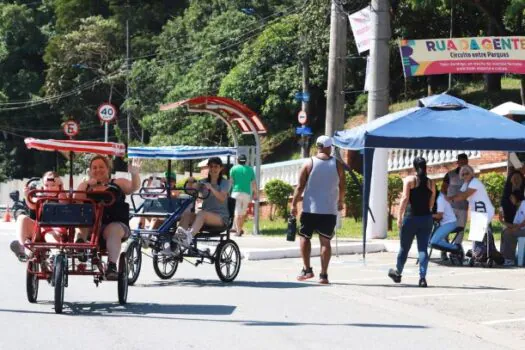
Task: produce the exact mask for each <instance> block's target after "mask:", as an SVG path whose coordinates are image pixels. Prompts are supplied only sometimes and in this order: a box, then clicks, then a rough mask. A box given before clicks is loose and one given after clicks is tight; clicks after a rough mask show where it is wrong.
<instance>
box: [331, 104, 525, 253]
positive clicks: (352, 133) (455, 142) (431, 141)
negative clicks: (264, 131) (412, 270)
mask: <svg viewBox="0 0 525 350" xmlns="http://www.w3.org/2000/svg"><path fill="white" fill-rule="evenodd" d="M334 144H335V145H336V146H338V147H340V148H344V149H354V150H359V149H364V176H363V179H364V184H363V246H364V247H363V255H364V252H365V249H364V248H365V245H366V228H367V224H368V217H367V212H368V210H369V209H368V203H369V198H370V180H371V177H372V163H373V159H374V149H375V148H404V149H438V150H441V149H443V150H451V149H457V150H480V151H517V152H524V151H525V125H521V124H519V123H517V122H514V121H512V120H510V119H508V118H505V117H503V116H501V115H498V114H495V113H492V112H490V111H487V110H485V109H483V108H480V107H477V106H474V105H471V104H468V103H466V102H465V101H463V100H461V99H459V98H456V97H453V96H450V95H447V94H441V95H434V96H430V97H427V98H424V99H421V100H420V101H419V106H418V107H414V108H410V109H407V110H404V111H400V112H395V113H392V114H389V115H386V116H384V117H381V118H379V119H376V120H374V121H372V122H370V123H368V124H365V125H361V126H359V127H357V128H353V129H350V130H344V131H338V132H336V133H335V136H334Z"/></svg>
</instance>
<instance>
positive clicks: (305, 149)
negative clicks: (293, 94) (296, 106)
mask: <svg viewBox="0 0 525 350" xmlns="http://www.w3.org/2000/svg"><path fill="white" fill-rule="evenodd" d="M302 62H303V99H302V102H301V109H302V110H303V111H304V112H305V113H306V115H307V116H309V117H310V118H311V116H310V108H309V101H310V98H304V96H307V95H309V94H310V91H309V90H310V89H309V85H310V62H309V60H308V58H306V57H305V58H304V59H303V61H302ZM310 138H311V137H310V136H308V135H304V136H302V137H301V139H302V140H301V141H302V143H301V156H302V157H303V158H308V157H309V156H310V152H309V149H310Z"/></svg>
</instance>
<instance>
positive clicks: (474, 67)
mask: <svg viewBox="0 0 525 350" xmlns="http://www.w3.org/2000/svg"><path fill="white" fill-rule="evenodd" d="M399 49H400V51H401V61H402V62H403V72H404V74H405V77H412V76H417V75H432V74H448V73H453V74H472V73H474V74H476V73H516V74H525V37H523V36H508V37H505V36H501V37H479V38H450V39H425V40H400V42H399Z"/></svg>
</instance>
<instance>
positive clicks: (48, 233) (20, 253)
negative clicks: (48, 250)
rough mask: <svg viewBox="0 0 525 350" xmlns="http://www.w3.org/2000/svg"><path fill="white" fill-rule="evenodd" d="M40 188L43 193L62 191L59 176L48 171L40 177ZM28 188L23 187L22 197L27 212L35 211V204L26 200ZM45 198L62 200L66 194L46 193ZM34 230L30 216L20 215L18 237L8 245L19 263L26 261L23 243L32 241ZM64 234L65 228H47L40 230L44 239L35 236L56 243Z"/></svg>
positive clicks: (40, 238) (17, 224)
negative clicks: (27, 209) (23, 197)
mask: <svg viewBox="0 0 525 350" xmlns="http://www.w3.org/2000/svg"><path fill="white" fill-rule="evenodd" d="M41 183H42V186H41V188H40V189H41V190H43V191H62V190H63V182H62V179H61V178H60V176H59V175H58V174H57V173H56V172H54V171H48V172H46V173H45V174H44V175H43V176H42V180H41ZM30 190H31V189H30V188H28V187H27V186H26V187H24V196H25V200H26V203H27V206H28V207H29V210H31V211H33V212H34V211H35V209H36V204H34V203H33V202H32V201H31V200H30V198H28V194H29V192H30ZM45 195H46V197H55V196H56V197H57V198H60V199H63V198H64V197H65V196H66V194H65V193H60V194H57V193H46V194H45ZM34 228H35V220H33V219H31V217H30V216H27V215H20V216H19V217H18V218H17V220H16V235H17V237H18V239H17V240H14V241H12V242H11V244H10V248H11V251H12V252H13V253H14V254H15V255H16V257H17V258H18V260H20V261H26V260H27V255H26V251H25V249H24V243H29V242H31V241H32V239H33V232H34ZM65 232H66V230H65V228H63V227H47V228H45V229H44V230H42V232H41V233H42V234H43V235H44V237H40V236H39V235H37V237H36V239H37V240H42V239H44V240H45V241H46V242H56V241H58V240H59V238H60V236H61V235H62V234H64V233H65Z"/></svg>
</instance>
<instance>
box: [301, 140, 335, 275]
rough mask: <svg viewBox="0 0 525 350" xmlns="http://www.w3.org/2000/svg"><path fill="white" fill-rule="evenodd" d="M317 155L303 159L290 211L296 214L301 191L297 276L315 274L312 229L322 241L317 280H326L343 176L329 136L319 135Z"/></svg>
mask: <svg viewBox="0 0 525 350" xmlns="http://www.w3.org/2000/svg"><path fill="white" fill-rule="evenodd" d="M316 145H317V155H316V156H315V157H312V158H310V159H308V160H307V161H306V163H305V164H304V165H303V167H302V169H301V172H300V173H299V184H298V185H297V188H296V189H295V192H294V195H293V199H292V215H293V216H296V215H297V203H298V202H299V199H300V197H301V194H303V192H304V194H303V211H302V213H301V219H300V222H301V228H300V230H299V235H300V236H301V239H300V246H301V256H302V258H303V264H304V266H303V269H302V270H301V273H300V274H299V276H297V279H298V280H299V281H304V280H306V279H309V278H312V277H314V273H313V270H312V267H311V266H310V253H311V249H312V245H311V242H310V240H311V238H312V234H313V232H314V231H316V232H317V233H318V234H319V240H320V243H321V273H320V274H319V283H322V284H328V264H329V262H330V257H331V255H332V248H331V246H330V240H331V239H332V237H333V236H334V229H335V225H336V222H337V212H338V211H340V210H342V209H343V201H344V196H345V178H344V170H343V165H342V163H341V162H339V161H338V160H336V159H335V157H332V156H331V154H332V139H331V138H330V137H328V136H319V137H318V138H317V141H316Z"/></svg>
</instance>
